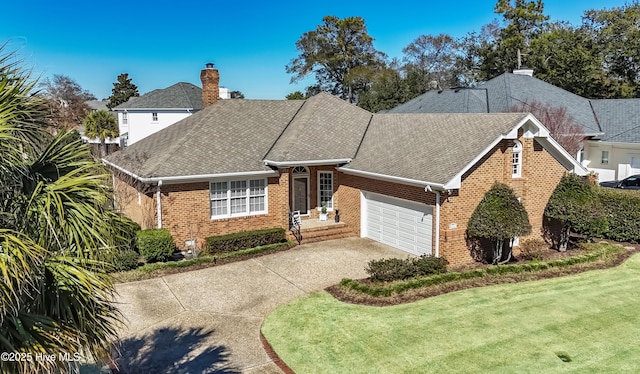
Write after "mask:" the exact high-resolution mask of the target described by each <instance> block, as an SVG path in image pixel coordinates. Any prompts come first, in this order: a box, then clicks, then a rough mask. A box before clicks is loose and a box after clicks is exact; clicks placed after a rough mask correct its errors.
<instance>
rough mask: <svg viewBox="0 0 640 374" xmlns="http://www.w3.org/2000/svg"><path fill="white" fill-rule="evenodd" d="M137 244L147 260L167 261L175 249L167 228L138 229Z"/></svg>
mask: <svg viewBox="0 0 640 374" xmlns="http://www.w3.org/2000/svg"><path fill="white" fill-rule="evenodd" d="M137 244H138V249H139V250H140V254H141V255H142V256H143V257H144V258H145V259H146V260H147V262H156V261H167V260H168V259H170V258H171V255H173V252H174V251H175V249H176V246H175V243H174V242H173V236H171V233H170V232H169V230H167V229H150V230H142V231H139V232H138V241H137Z"/></svg>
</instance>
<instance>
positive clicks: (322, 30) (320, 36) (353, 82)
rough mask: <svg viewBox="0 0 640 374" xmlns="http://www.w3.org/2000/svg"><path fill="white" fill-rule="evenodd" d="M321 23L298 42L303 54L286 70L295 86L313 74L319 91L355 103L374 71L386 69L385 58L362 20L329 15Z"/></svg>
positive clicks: (297, 45) (297, 46)
mask: <svg viewBox="0 0 640 374" xmlns="http://www.w3.org/2000/svg"><path fill="white" fill-rule="evenodd" d="M322 22H323V23H322V24H321V25H318V26H317V27H316V29H315V30H312V31H308V32H305V33H304V34H303V35H302V37H301V38H300V39H299V40H298V41H297V42H296V48H297V49H298V51H299V52H300V55H298V57H296V58H294V59H292V60H291V61H290V62H289V64H287V66H286V71H287V73H289V74H293V77H292V78H291V82H292V83H294V82H297V81H299V80H301V79H303V78H305V77H306V76H308V75H309V74H313V75H315V79H316V84H317V88H318V89H320V90H322V91H327V92H330V93H332V94H334V95H338V96H340V97H341V98H343V99H345V100H348V101H349V102H351V103H355V102H356V100H357V96H358V94H359V93H360V92H362V91H365V90H366V89H367V87H368V85H369V83H370V81H371V80H370V79H371V76H372V75H373V72H375V71H376V70H378V69H380V68H381V67H383V66H384V62H383V60H384V58H385V55H384V54H383V53H381V52H379V51H377V50H376V49H375V48H374V47H373V38H372V37H371V36H370V35H369V34H368V32H367V28H366V26H365V22H364V19H363V18H361V17H347V18H344V19H339V18H338V17H334V16H326V17H324V18H323V19H322Z"/></svg>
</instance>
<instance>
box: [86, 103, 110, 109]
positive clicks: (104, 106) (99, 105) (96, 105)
mask: <svg viewBox="0 0 640 374" xmlns="http://www.w3.org/2000/svg"><path fill="white" fill-rule="evenodd" d="M85 103H86V104H87V105H88V106H89V108H91V109H92V110H107V111H108V110H109V108H108V107H107V104H108V103H109V100H87V101H85Z"/></svg>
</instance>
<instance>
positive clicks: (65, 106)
mask: <svg viewBox="0 0 640 374" xmlns="http://www.w3.org/2000/svg"><path fill="white" fill-rule="evenodd" d="M41 87H42V88H43V93H44V95H45V97H46V98H47V101H48V103H49V109H50V113H51V115H50V116H49V126H50V128H51V130H52V132H54V133H55V132H57V131H59V130H64V129H77V128H78V127H79V126H80V124H81V123H82V120H83V119H84V117H86V116H87V114H88V113H89V111H90V110H91V109H90V108H89V106H88V105H87V103H86V101H87V100H95V99H96V97H95V96H94V95H93V94H92V93H91V92H89V91H86V90H84V89H82V87H80V85H79V84H78V83H77V82H76V81H74V80H73V79H71V78H69V77H68V76H66V75H61V74H55V75H54V76H53V79H49V78H47V79H45V80H44V81H43V82H42V84H41Z"/></svg>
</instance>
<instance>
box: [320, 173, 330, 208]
mask: <svg viewBox="0 0 640 374" xmlns="http://www.w3.org/2000/svg"><path fill="white" fill-rule="evenodd" d="M322 202H325V203H327V209H333V172H332V171H318V208H320V207H322Z"/></svg>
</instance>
